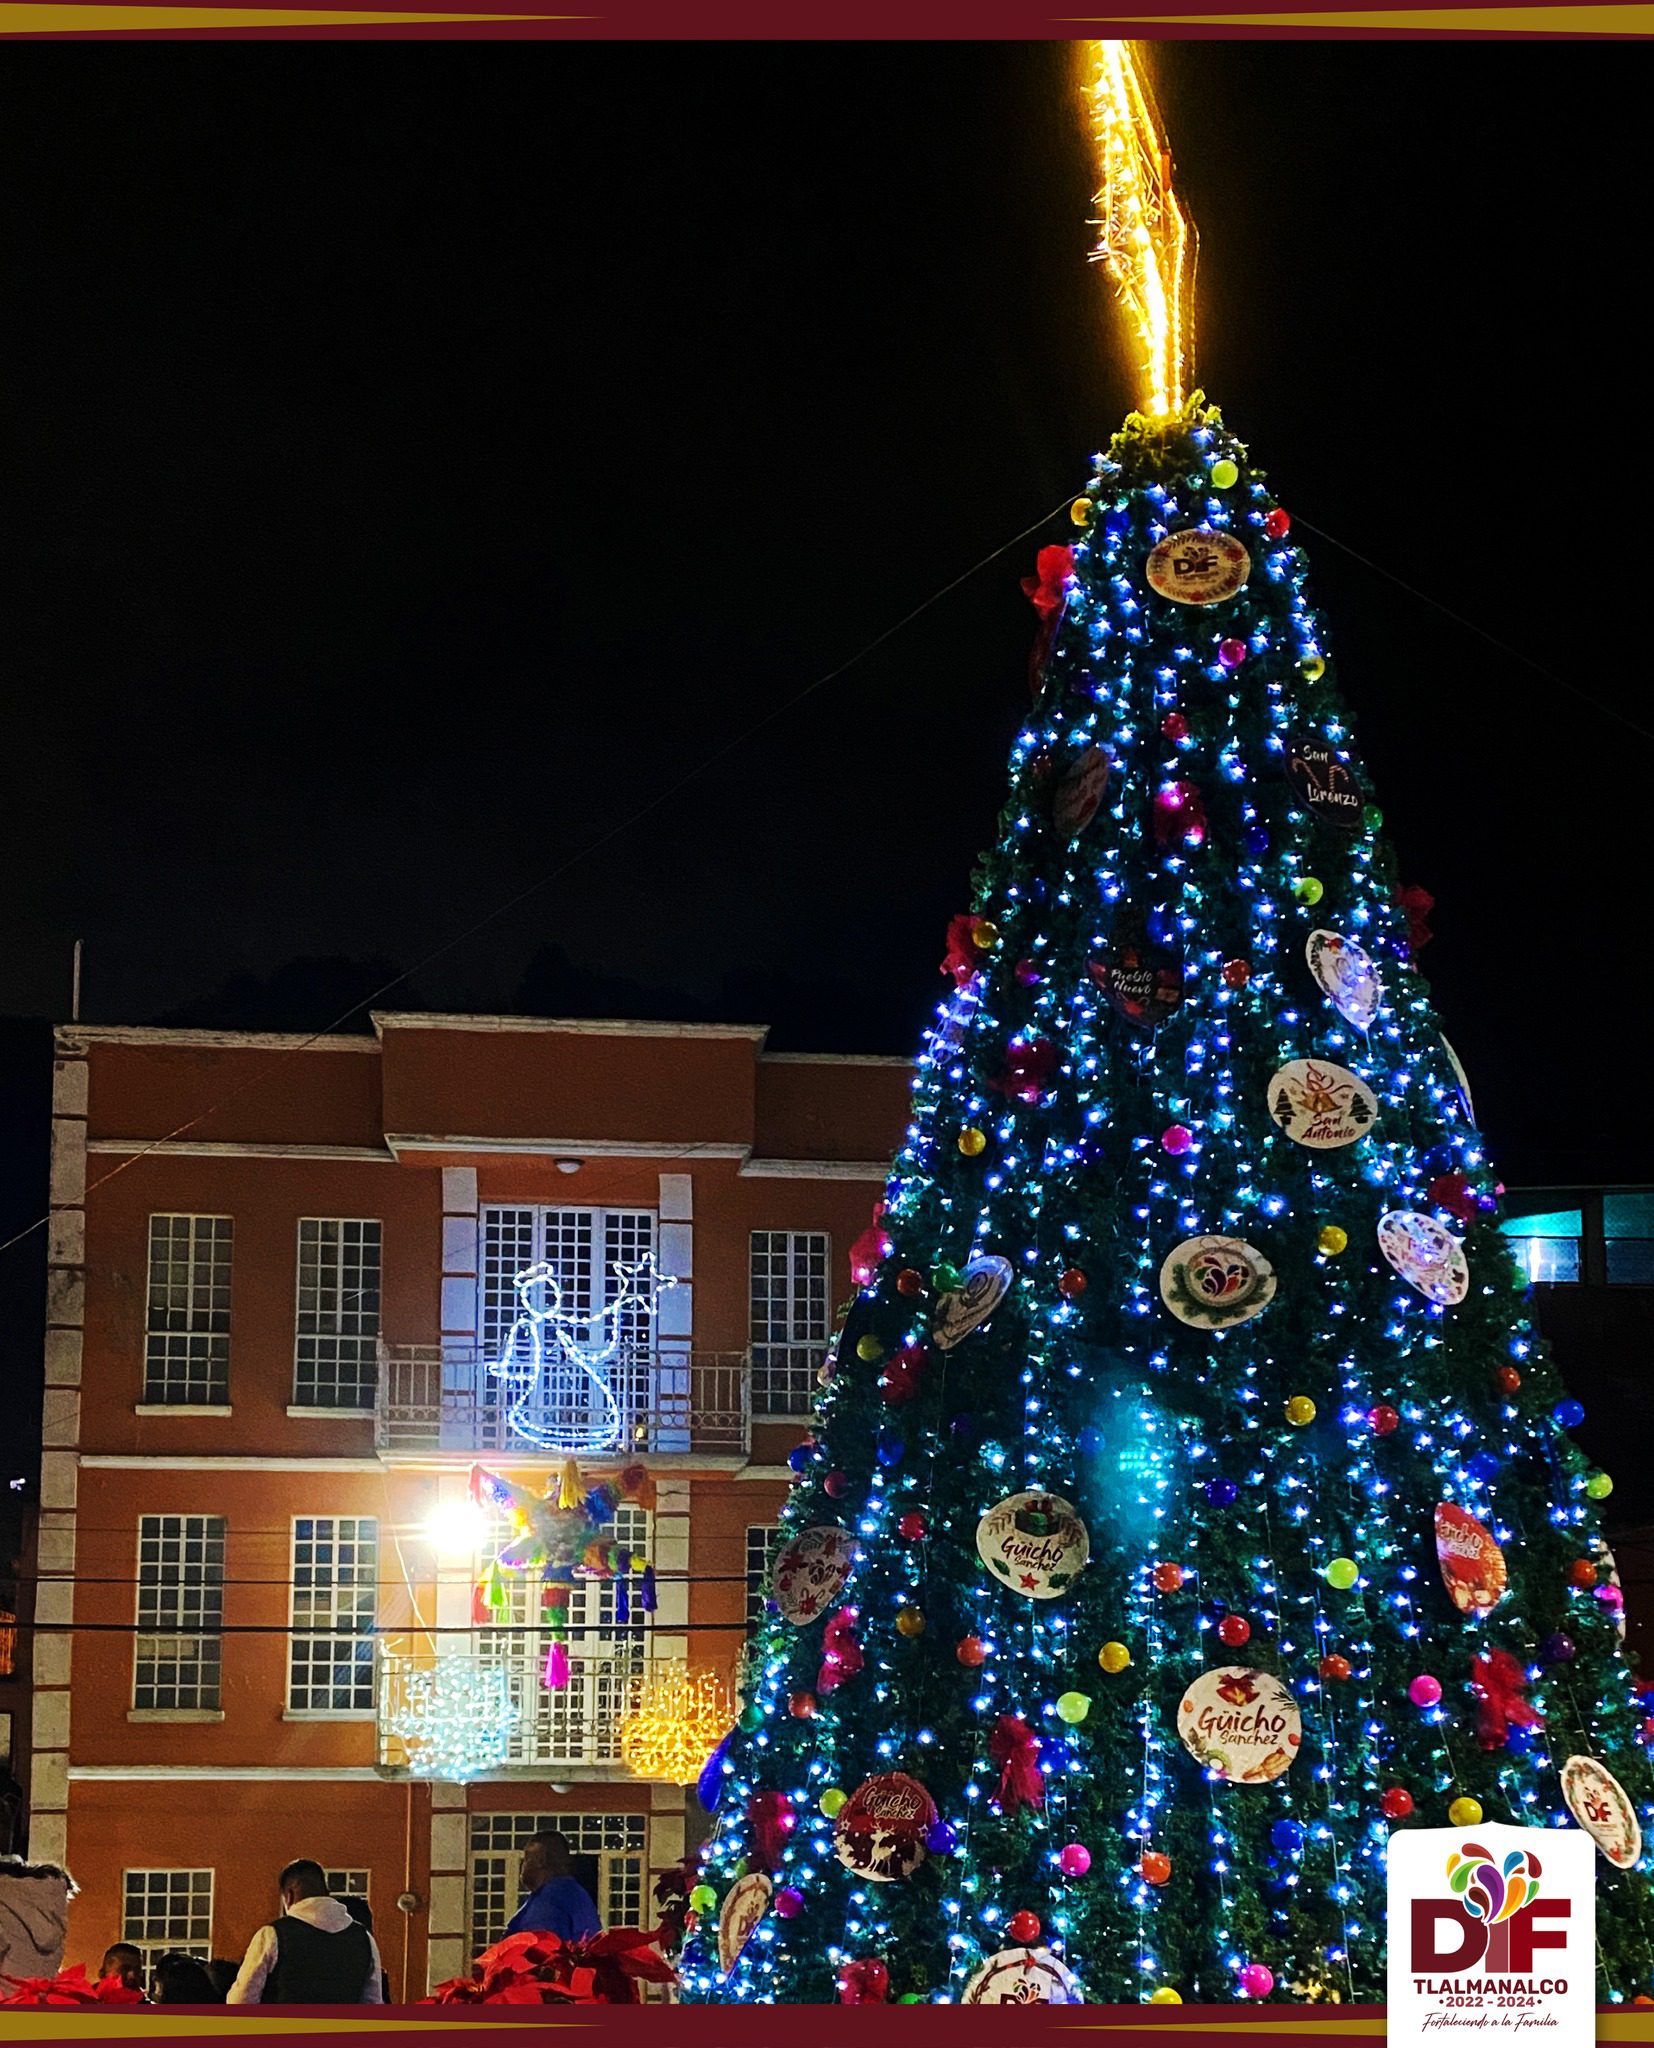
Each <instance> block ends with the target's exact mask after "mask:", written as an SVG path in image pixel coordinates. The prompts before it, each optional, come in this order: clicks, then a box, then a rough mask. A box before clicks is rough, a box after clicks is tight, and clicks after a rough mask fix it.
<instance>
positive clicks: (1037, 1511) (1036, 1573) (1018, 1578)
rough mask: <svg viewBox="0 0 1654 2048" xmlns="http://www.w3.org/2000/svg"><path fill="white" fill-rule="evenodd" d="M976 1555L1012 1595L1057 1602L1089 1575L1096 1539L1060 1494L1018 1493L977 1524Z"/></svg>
mask: <svg viewBox="0 0 1654 2048" xmlns="http://www.w3.org/2000/svg"><path fill="white" fill-rule="evenodd" d="M976 1550H977V1555H978V1556H979V1557H980V1558H981V1560H982V1562H983V1563H984V1564H985V1565H986V1566H987V1567H988V1569H989V1571H991V1572H992V1573H993V1575H994V1576H995V1578H997V1579H1000V1580H1002V1581H1003V1582H1004V1583H1005V1584H1006V1585H1007V1586H1009V1587H1010V1588H1011V1590H1012V1592H1013V1593H1020V1594H1021V1595H1022V1597H1023V1598H1024V1599H1025V1600H1055V1599H1058V1598H1059V1597H1060V1596H1061V1595H1062V1594H1064V1593H1066V1592H1067V1591H1068V1589H1069V1587H1070V1586H1071V1585H1072V1584H1073V1583H1074V1581H1075V1579H1077V1578H1078V1577H1079V1575H1080V1573H1081V1572H1083V1571H1084V1570H1085V1567H1086V1560H1087V1559H1088V1558H1089V1557H1090V1555H1091V1537H1090V1534H1089V1532H1088V1531H1087V1529H1086V1526H1085V1524H1084V1522H1082V1521H1081V1520H1080V1518H1079V1516H1078V1515H1077V1514H1076V1513H1075V1511H1074V1508H1073V1506H1072V1504H1071V1503H1070V1502H1068V1501H1066V1500H1064V1499H1063V1498H1062V1497H1061V1496H1060V1495H1059V1494H1055V1493H1013V1494H1011V1495H1009V1496H1008V1498H1006V1499H1005V1500H1002V1501H1000V1502H999V1503H998V1505H997V1506H995V1507H991V1508H989V1510H988V1512H987V1513H986V1514H985V1515H984V1516H983V1517H982V1519H981V1521H980V1522H978V1523H977V1525H976Z"/></svg>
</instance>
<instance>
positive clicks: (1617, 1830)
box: [1562, 1756, 1643, 1870]
mask: <svg viewBox="0 0 1654 2048" xmlns="http://www.w3.org/2000/svg"><path fill="white" fill-rule="evenodd" d="M1562 1796H1563V1798H1564V1799H1565V1800H1566V1801H1567V1802H1568V1811H1569V1812H1570V1813H1571V1814H1572V1815H1573V1817H1574V1819H1575V1820H1577V1821H1578V1822H1579V1824H1580V1826H1581V1827H1582V1828H1583V1829H1584V1830H1585V1832H1586V1833H1587V1834H1588V1835H1589V1836H1590V1837H1591V1839H1592V1841H1593V1842H1595V1843H1596V1845H1597V1847H1598V1848H1599V1849H1600V1850H1601V1851H1602V1853H1603V1855H1604V1856H1606V1857H1607V1858H1608V1861H1609V1862H1610V1863H1611V1864H1613V1866H1614V1868H1615V1869H1616V1870H1629V1869H1630V1868H1631V1866H1632V1864H1634V1863H1635V1862H1636V1860H1637V1858H1638V1857H1639V1856H1640V1855H1641V1854H1642V1852H1643V1833H1642V1827H1641V1825H1640V1823H1639V1822H1638V1820H1637V1809H1636V1808H1635V1807H1634V1806H1633V1805H1632V1804H1631V1801H1630V1798H1629V1797H1628V1796H1627V1794H1626V1790H1625V1787H1624V1786H1623V1785H1622V1784H1621V1783H1620V1781H1619V1779H1618V1778H1616V1777H1615V1776H1614V1774H1613V1772H1612V1771H1610V1770H1609V1769H1608V1768H1607V1767H1606V1766H1605V1765H1603V1764H1600V1763H1598V1762H1597V1760H1596V1758H1595V1757H1594V1756H1571V1757H1569V1759H1568V1761H1567V1762H1566V1763H1565V1764H1564V1765H1563V1766H1562Z"/></svg>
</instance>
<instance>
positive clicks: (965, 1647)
mask: <svg viewBox="0 0 1654 2048" xmlns="http://www.w3.org/2000/svg"><path fill="white" fill-rule="evenodd" d="M953 1654H954V1655H955V1656H956V1657H957V1658H958V1659H959V1661H960V1663H961V1664H963V1665H964V1666H965V1668H966V1669H967V1670H968V1671H974V1670H975V1669H976V1667H977V1665H979V1664H981V1663H983V1662H985V1661H986V1659H987V1655H988V1646H987V1644H986V1643H985V1642H984V1641H983V1640H982V1638H981V1637H980V1636H961V1637H960V1638H959V1641H958V1642H957V1643H956V1644H955V1645H954V1651H953Z"/></svg>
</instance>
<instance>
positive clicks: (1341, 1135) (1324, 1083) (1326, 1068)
mask: <svg viewBox="0 0 1654 2048" xmlns="http://www.w3.org/2000/svg"><path fill="white" fill-rule="evenodd" d="M1269 1114H1270V1115H1271V1117H1273V1118H1274V1120H1275V1122H1276V1123H1277V1124H1279V1125H1280V1127H1281V1129H1282V1130H1283V1131H1285V1132H1286V1134H1287V1136H1288V1137H1289V1138H1291V1139H1293V1140H1294V1141H1295V1142H1296V1143H1297V1144H1300V1145H1307V1146H1309V1147H1310V1149H1311V1150H1312V1151H1315V1152H1325V1151H1330V1150H1332V1149H1333V1148H1334V1147H1336V1146H1339V1145H1353V1144H1354V1143H1355V1141H1356V1140H1357V1138H1364V1137H1365V1136H1366V1134H1367V1132H1368V1131H1369V1130H1370V1129H1371V1128H1372V1125H1373V1121H1374V1119H1375V1118H1376V1117H1377V1115H1378V1100H1377V1098H1376V1097H1375V1096H1374V1094H1373V1092H1372V1090H1371V1089H1370V1088H1369V1087H1368V1086H1367V1084H1366V1082H1365V1081H1363V1080H1362V1079H1361V1078H1360V1077H1359V1076H1358V1075H1356V1074H1352V1073H1351V1072H1350V1071H1349V1069H1348V1068H1347V1067H1335V1066H1334V1065H1333V1064H1332V1062H1331V1061H1330V1060H1288V1061H1287V1063H1286V1065H1285V1066H1284V1067H1282V1068H1281V1069H1280V1070H1279V1071H1278V1072H1277V1073H1276V1075H1275V1077H1274V1079H1273V1080H1272V1081H1271V1082H1270V1084H1269Z"/></svg>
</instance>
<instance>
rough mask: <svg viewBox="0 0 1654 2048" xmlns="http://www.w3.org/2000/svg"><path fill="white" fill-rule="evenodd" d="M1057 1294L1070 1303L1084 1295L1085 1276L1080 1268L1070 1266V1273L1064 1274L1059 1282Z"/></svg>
mask: <svg viewBox="0 0 1654 2048" xmlns="http://www.w3.org/2000/svg"><path fill="white" fill-rule="evenodd" d="M1057 1292H1058V1293H1059V1294H1061V1295H1063V1296H1065V1297H1066V1298H1067V1299H1068V1300H1069V1301H1073V1300H1075V1299H1076V1298H1077V1297H1078V1296H1079V1295H1082V1294H1084V1292H1085V1275H1084V1274H1083V1273H1082V1272H1081V1271H1080V1269H1079V1267H1078V1266H1070V1267H1069V1269H1068V1271H1067V1272H1066V1273H1064V1275H1063V1276H1062V1278H1061V1279H1060V1280H1059V1281H1058V1282H1057Z"/></svg>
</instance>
